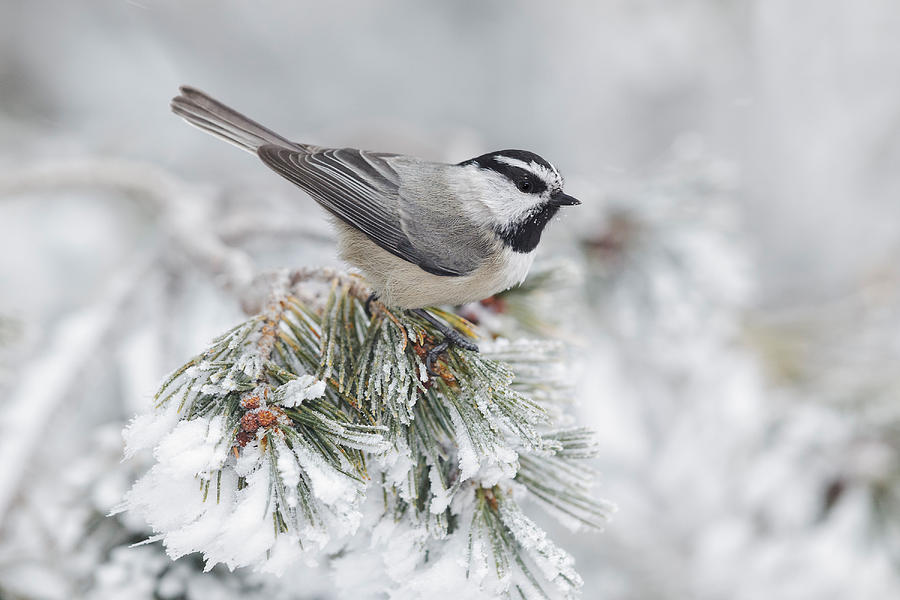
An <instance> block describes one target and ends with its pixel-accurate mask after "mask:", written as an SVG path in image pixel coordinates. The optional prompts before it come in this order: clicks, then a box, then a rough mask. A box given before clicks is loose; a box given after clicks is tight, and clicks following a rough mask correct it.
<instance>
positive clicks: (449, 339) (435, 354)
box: [411, 308, 478, 376]
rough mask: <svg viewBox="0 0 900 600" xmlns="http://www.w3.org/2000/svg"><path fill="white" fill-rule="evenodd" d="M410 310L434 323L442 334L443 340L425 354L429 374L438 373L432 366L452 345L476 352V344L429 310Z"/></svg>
mask: <svg viewBox="0 0 900 600" xmlns="http://www.w3.org/2000/svg"><path fill="white" fill-rule="evenodd" d="M411 312H414V313H415V314H417V315H419V316H420V317H422V318H423V319H425V320H426V321H428V322H429V323H431V324H432V325H434V326H435V328H437V330H438V331H440V332H441V334H443V336H444V339H443V341H441V343H440V344H438V345H437V346H435V347H434V348H432V349H431V350H429V351H428V354H427V356H426V357H425V369H426V370H427V371H428V374H429V375H431V376H437V375H438V373H436V372H435V371H434V369H433V368H432V367H433V366H434V363H435V361H436V360H437V359H438V358H440V356H441V355H442V354H443V353H444V352H446V351H447V350H449V349H450V348H452V347H453V346H459V347H460V348H463V349H465V350H469V351H471V352H478V345H477V344H476V343H474V342H472V341H471V340H470V339H469V338H467V337H466V336H465V335H463V334H462V333H460V332H459V331H457V330H456V329H453V328H452V327H450V326H449V325H447V324H446V323H443V322H441V321H439V320H438V319H437V318H435V317H434V316H432V315H431V314H430V313H429V312H427V311H425V310H424V309H421V308H417V309H415V310H413V311H411Z"/></svg>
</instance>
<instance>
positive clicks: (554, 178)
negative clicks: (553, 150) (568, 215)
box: [494, 155, 562, 188]
mask: <svg viewBox="0 0 900 600" xmlns="http://www.w3.org/2000/svg"><path fill="white" fill-rule="evenodd" d="M494 160H496V161H497V162H502V163H505V164H507V165H509V166H511V167H518V168H520V169H525V170H526V171H530V172H531V173H534V174H535V175H537V176H538V177H540V178H541V179H542V180H543V181H544V183H545V184H547V187H548V188H552V187H558V188H561V187H562V177H560V175H559V172H558V171H557V170H556V167H553V169H552V170H551V169H548V168H547V167H545V166H544V165H541V164H538V163H536V162H534V161H531V162H525V161H524V160H519V159H518V158H510V157H509V156H503V155H498V156H495V157H494Z"/></svg>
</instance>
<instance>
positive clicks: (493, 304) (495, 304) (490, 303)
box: [481, 296, 506, 314]
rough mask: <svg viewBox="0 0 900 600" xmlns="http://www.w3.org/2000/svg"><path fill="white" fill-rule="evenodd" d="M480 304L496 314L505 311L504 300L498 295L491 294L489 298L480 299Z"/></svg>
mask: <svg viewBox="0 0 900 600" xmlns="http://www.w3.org/2000/svg"><path fill="white" fill-rule="evenodd" d="M481 305H482V306H483V307H485V308H486V309H488V310H490V311H492V312H495V313H498V314H503V313H505V312H506V300H504V299H503V298H500V297H499V296H491V297H489V298H485V299H484V300H482V301H481Z"/></svg>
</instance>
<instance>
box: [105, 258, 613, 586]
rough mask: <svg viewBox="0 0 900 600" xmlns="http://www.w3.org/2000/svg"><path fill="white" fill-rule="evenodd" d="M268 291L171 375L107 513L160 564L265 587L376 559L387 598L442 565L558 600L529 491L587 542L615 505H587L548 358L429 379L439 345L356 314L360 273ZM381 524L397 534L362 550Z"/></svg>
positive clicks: (546, 353)
mask: <svg viewBox="0 0 900 600" xmlns="http://www.w3.org/2000/svg"><path fill="white" fill-rule="evenodd" d="M268 283H269V285H270V287H271V291H270V293H269V296H268V300H267V301H266V302H265V303H264V306H262V307H261V310H260V312H259V313H258V314H257V315H256V316H254V317H252V318H250V319H249V320H247V321H246V322H244V323H241V324H239V325H237V326H236V327H234V328H233V329H231V330H230V331H228V332H226V333H225V334H223V335H222V336H220V337H218V338H217V339H215V340H214V341H213V342H212V343H211V344H210V346H209V347H208V348H207V349H206V350H205V351H204V352H202V353H201V354H199V355H197V356H195V357H194V358H192V359H191V360H190V361H188V362H187V363H186V364H185V365H184V366H182V367H181V368H179V369H177V370H176V371H175V372H174V373H173V374H172V375H171V376H169V377H168V378H167V379H166V380H165V382H164V383H163V384H162V386H161V389H160V390H159V392H158V393H157V395H156V405H155V408H154V410H153V411H151V412H150V413H148V414H144V415H141V416H138V417H136V418H135V419H134V420H133V421H132V422H131V423H130V424H129V426H128V427H127V429H126V431H125V438H126V443H127V450H126V452H127V454H128V455H133V454H134V453H136V452H139V451H142V450H147V449H152V450H153V454H154V457H155V464H154V465H153V466H152V468H151V469H150V470H149V472H148V473H146V474H145V475H144V476H143V477H142V478H141V479H139V480H138V481H137V482H136V483H135V484H134V486H133V488H132V489H131V491H130V492H129V493H128V494H127V496H126V498H125V501H124V503H123V505H122V506H121V510H130V511H132V512H134V513H136V514H138V515H140V516H142V517H143V518H144V519H145V520H146V521H147V522H148V524H149V525H150V526H151V527H152V529H153V530H154V531H155V532H156V534H157V536H156V537H154V538H152V539H153V540H161V541H162V543H163V545H164V546H165V547H166V550H167V552H168V554H169V555H170V556H171V557H172V558H178V557H181V556H184V555H187V554H191V553H195V552H199V553H202V555H203V556H204V559H205V561H206V565H207V568H212V567H213V566H214V565H216V564H218V563H224V564H225V565H227V566H228V567H230V568H235V567H252V568H254V569H256V570H260V571H264V572H272V573H276V574H279V573H282V572H283V571H285V570H286V569H288V568H289V567H291V566H292V565H295V564H297V563H298V562H299V561H305V562H314V561H316V560H318V559H322V558H324V557H327V556H334V555H337V554H339V555H340V556H342V557H344V556H347V554H348V553H349V552H352V551H354V548H356V550H355V551H357V552H360V551H362V552H366V553H368V554H371V553H373V552H377V551H379V550H378V549H379V548H380V549H381V550H383V552H384V553H385V556H384V560H385V564H391V563H393V564H392V566H391V568H388V569H386V572H387V574H388V575H387V576H388V578H389V579H390V578H391V577H393V579H391V580H390V581H388V582H387V584H386V585H388V586H389V587H390V588H393V589H395V590H399V589H406V590H407V591H409V590H414V589H422V587H421V586H422V585H424V584H423V583H422V581H423V580H422V578H426V577H429V578H432V579H433V578H434V569H437V568H441V569H445V571H446V572H445V573H443V574H442V577H443V578H445V579H446V578H450V580H451V581H452V580H453V577H457V578H458V579H459V581H458V583H459V585H475V586H476V587H477V588H478V589H479V590H481V592H482V593H483V594H486V595H487V596H488V597H497V596H498V595H501V596H505V595H508V594H512V593H518V594H520V595H524V596H525V597H528V598H531V597H535V598H544V597H571V596H573V595H574V594H575V593H576V592H577V590H578V588H579V586H580V584H581V579H580V577H579V576H578V574H577V573H576V572H575V571H574V567H573V561H572V558H571V557H570V556H569V555H568V554H567V553H565V552H564V551H563V550H562V549H560V548H558V547H556V546H555V545H554V544H553V543H552V542H550V540H549V539H548V538H547V536H546V534H545V533H544V532H543V531H542V530H541V529H540V528H538V526H537V525H535V523H534V522H533V521H531V520H530V519H529V518H528V517H526V516H525V514H524V513H523V512H522V510H521V508H520V507H519V500H520V499H522V498H523V497H531V498H533V499H535V500H537V501H538V503H540V504H542V505H544V506H546V507H547V508H548V509H549V510H550V511H551V512H552V513H553V514H555V515H557V516H559V517H561V518H562V519H563V520H564V521H565V522H566V523H567V524H572V525H574V526H576V527H577V526H587V527H593V528H599V527H601V526H602V525H603V523H604V522H605V520H606V518H607V516H608V514H609V512H610V511H611V509H612V507H611V506H610V505H609V504H607V503H605V502H603V501H600V500H598V499H596V498H595V497H593V496H592V495H591V494H590V492H589V481H590V479H591V472H590V470H589V469H588V468H587V467H585V466H584V464H583V461H584V459H586V458H590V457H591V456H593V452H594V450H593V449H594V446H593V441H592V435H591V433H590V432H589V431H587V430H585V429H582V428H575V429H571V428H570V429H566V428H564V427H562V426H561V421H560V418H561V415H562V409H561V408H560V406H559V405H558V404H557V402H556V401H557V400H558V399H559V396H560V394H557V393H553V391H552V389H550V388H552V387H553V386H554V382H555V381H556V379H554V377H555V376H550V377H548V378H546V379H541V378H540V377H539V374H540V372H541V371H542V370H544V371H546V372H547V373H554V372H556V369H557V366H558V364H559V360H560V357H559V346H558V345H557V344H550V343H541V342H527V343H510V342H496V343H482V349H483V352H482V353H481V354H479V353H473V352H469V351H466V350H461V349H456V348H453V349H451V350H450V351H448V352H447V353H446V354H444V355H443V356H442V358H441V359H440V360H439V361H438V362H437V363H436V365H435V373H436V374H435V375H429V374H428V372H427V370H426V369H425V365H424V360H425V356H426V355H427V353H428V350H429V349H430V348H432V347H433V346H434V345H435V344H436V343H437V342H438V341H440V334H439V333H438V332H437V331H436V330H435V329H434V327H433V326H432V325H431V324H430V323H428V322H427V321H425V320H423V319H421V318H420V317H418V316H416V315H413V314H408V313H405V312H401V311H397V312H393V311H390V310H388V309H387V308H385V307H384V306H381V305H380V304H378V303H374V304H373V305H372V311H373V314H372V316H371V317H370V316H369V315H368V314H367V313H366V311H365V307H364V306H365V299H366V297H367V296H368V290H367V289H366V288H365V286H364V285H363V284H362V282H361V280H359V279H358V278H356V277H353V276H349V275H345V274H341V273H336V272H333V271H331V270H327V269H309V270H300V271H295V272H291V273H287V272H285V273H280V274H278V275H277V276H275V277H274V278H270V279H269V280H268ZM432 312H434V314H435V315H437V316H438V317H440V318H442V319H444V320H445V321H447V322H448V323H449V324H450V325H452V326H454V327H456V328H458V329H460V330H462V331H467V330H469V327H470V324H469V323H468V322H467V321H465V320H464V319H462V318H461V317H458V316H456V315H454V314H452V313H447V312H443V311H438V310H436V309H432ZM497 357H502V360H503V361H502V362H501V361H500V360H498V358H497ZM520 373H521V375H522V376H521V377H519V374H520ZM397 528H401V529H402V530H403V531H407V532H409V535H408V536H406V537H403V536H394V537H393V538H392V539H391V542H390V543H388V544H379V542H378V540H379V539H380V538H379V536H380V535H381V534H379V532H382V534H383V532H385V531H387V530H394V529H397ZM397 531H400V529H397ZM361 535H362V536H363V537H365V536H370V537H371V540H372V543H371V546H370V547H366V548H360V547H359V538H360V536H361ZM354 537H356V538H357V539H356V542H355V543H354V542H353V538H354ZM399 539H410V540H414V543H413V542H411V543H412V547H413V548H415V549H416V550H418V552H417V553H414V554H413V555H412V556H410V555H408V554H407V555H406V556H404V557H403V563H404V564H407V563H409V561H411V560H412V561H415V564H416V565H418V567H420V568H419V569H418V570H414V571H413V576H412V577H409V576H408V573H406V574H402V573H401V571H398V566H397V565H398V564H399V563H397V561H396V560H391V558H390V556H389V555H390V553H391V552H396V545H397V543H398V541H397V540H399ZM462 549H465V550H462ZM417 573H418V577H419V579H418V580H417V579H416V576H417V575H416V574H417ZM392 574H393V575H392ZM417 586H418V587H417Z"/></svg>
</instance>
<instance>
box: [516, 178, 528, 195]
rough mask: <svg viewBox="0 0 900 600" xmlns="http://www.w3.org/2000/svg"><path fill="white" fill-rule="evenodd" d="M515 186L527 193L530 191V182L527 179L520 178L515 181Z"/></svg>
mask: <svg viewBox="0 0 900 600" xmlns="http://www.w3.org/2000/svg"><path fill="white" fill-rule="evenodd" d="M516 187H517V188H519V191H520V192H524V193H526V194H527V193H529V192H530V191H531V182H530V181H528V180H527V179H520V180H519V182H518V183H516Z"/></svg>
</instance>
